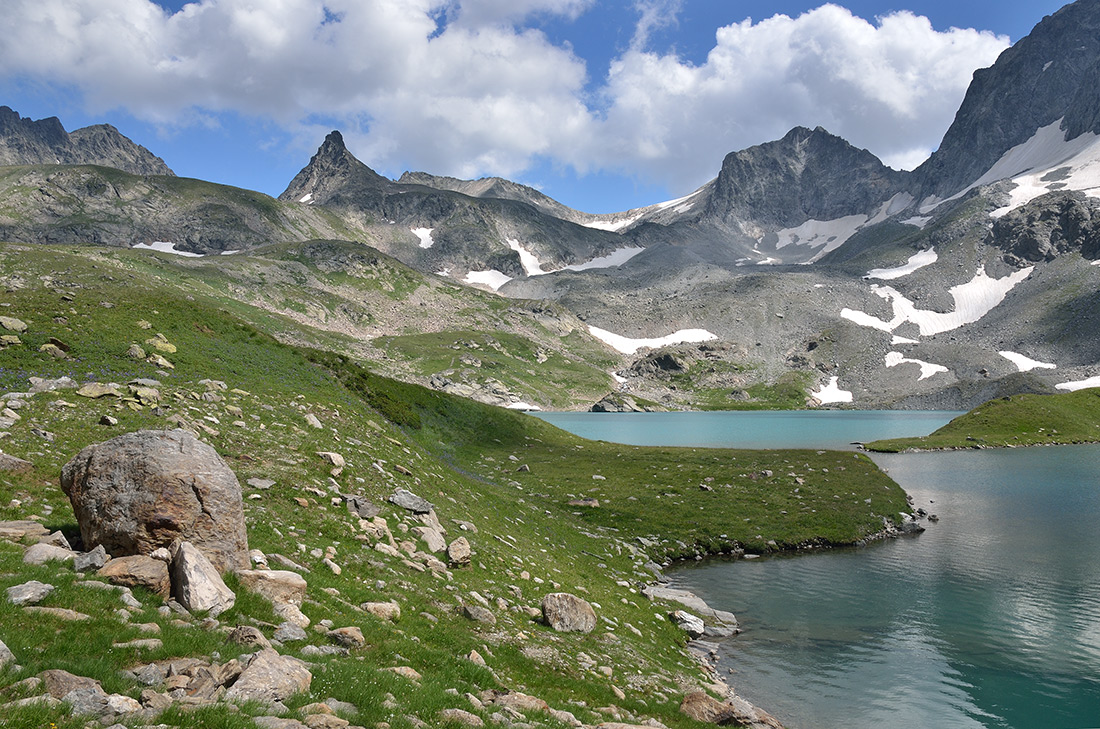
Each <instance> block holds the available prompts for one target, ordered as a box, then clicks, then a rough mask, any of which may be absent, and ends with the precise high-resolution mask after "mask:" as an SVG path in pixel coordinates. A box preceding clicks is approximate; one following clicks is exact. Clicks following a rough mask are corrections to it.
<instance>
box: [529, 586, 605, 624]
mask: <svg viewBox="0 0 1100 729" xmlns="http://www.w3.org/2000/svg"><path fill="white" fill-rule="evenodd" d="M542 617H543V619H544V620H545V621H546V624H547V625H549V626H550V627H551V628H553V629H554V630H556V631H558V632H559V633H591V632H592V631H593V630H595V628H596V611H595V610H593V609H592V606H591V605H589V604H588V602H587V601H586V600H583V599H581V598H579V597H577V596H576V595H571V594H569V593H568V592H552V593H550V594H549V595H547V596H546V597H544V598H542Z"/></svg>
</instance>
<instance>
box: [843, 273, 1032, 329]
mask: <svg viewBox="0 0 1100 729" xmlns="http://www.w3.org/2000/svg"><path fill="white" fill-rule="evenodd" d="M1034 268H1035V267H1034V266H1028V267H1027V268H1024V269H1021V270H1019V271H1017V272H1016V273H1013V274H1010V275H1008V276H1005V277H1004V278H990V277H989V276H988V275H986V272H985V267H984V266H983V267H981V268H979V269H978V273H977V274H975V276H974V278H973V279H971V280H970V281H969V282H967V283H964V284H959V285H958V286H952V287H951V288H950V289H949V290H948V292H949V293H950V294H951V297H952V298H953V299H954V300H955V310H954V311H949V312H946V313H940V312H938V311H929V310H927V309H918V308H917V307H916V305H914V304H913V302H912V301H910V300H909V299H907V298H905V297H904V296H902V294H901V293H900V292H899V291H898V290H897V289H894V288H891V287H890V286H879V285H878V284H875V285H873V286H871V290H872V291H874V292H875V294H877V295H878V296H881V297H882V298H884V299H886V300H887V301H890V302H891V305H892V307H893V310H894V317H893V318H892V319H891V320H890V321H883V320H882V319H879V318H878V317H874V316H871V315H870V314H867V313H865V312H862V311H859V310H856V309H848V308H845V309H843V310H842V311H841V312H840V316H841V317H843V318H844V319H847V320H849V321H851V322H854V323H856V324H858V325H860V326H864V327H870V328H872V329H878V330H880V331H883V332H893V331H894V330H895V329H897V328H898V327H900V326H901V325H902V324H904V323H906V322H912V323H913V324H916V325H917V326H918V327H919V328H920V333H921V336H923V337H931V336H935V335H936V334H940V333H942V332H949V331H951V330H953V329H958V328H959V327H961V326H964V325H966V324H973V323H974V322H976V321H978V320H979V319H981V318H982V317H983V316H985V315H986V314H988V313H989V312H991V311H992V310H993V309H994V308H995V307H996V306H997V305H998V304H1000V303H1001V302H1002V301H1004V298H1005V296H1007V295H1008V292H1009V291H1011V290H1012V289H1013V288H1015V287H1016V285H1017V284H1018V283H1020V282H1021V281H1023V280H1024V279H1026V278H1027V277H1028V276H1030V275H1031V272H1032V271H1033V270H1034Z"/></svg>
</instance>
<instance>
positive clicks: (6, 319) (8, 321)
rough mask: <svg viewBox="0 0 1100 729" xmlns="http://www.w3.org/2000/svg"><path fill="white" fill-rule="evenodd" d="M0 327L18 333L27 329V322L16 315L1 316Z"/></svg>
mask: <svg viewBox="0 0 1100 729" xmlns="http://www.w3.org/2000/svg"><path fill="white" fill-rule="evenodd" d="M0 327H3V328H4V329H7V330H8V331H9V332H16V333H17V334H22V333H23V332H25V331H27V323H26V322H25V321H23V320H22V319H16V318H15V317H14V316H0Z"/></svg>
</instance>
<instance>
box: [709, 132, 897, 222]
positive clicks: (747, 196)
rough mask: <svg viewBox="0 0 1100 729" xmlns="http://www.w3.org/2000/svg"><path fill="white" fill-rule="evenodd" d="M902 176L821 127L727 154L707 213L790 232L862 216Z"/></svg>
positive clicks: (890, 191)
mask: <svg viewBox="0 0 1100 729" xmlns="http://www.w3.org/2000/svg"><path fill="white" fill-rule="evenodd" d="M902 178H903V175H902V174H901V173H899V172H896V171H894V170H891V169H889V168H888V167H886V166H885V165H883V164H882V162H881V161H880V160H879V159H878V157H875V155H873V154H871V153H870V152H868V151H867V150H865V149H858V148H856V147H853V146H852V145H851V144H849V143H848V142H846V141H845V140H844V139H842V138H840V137H838V136H836V135H834V134H832V133H830V132H829V131H827V130H826V129H824V128H823V127H817V128H815V129H809V128H807V127H795V128H794V129H792V130H790V131H789V132H787V134H786V135H784V136H783V138H782V139H779V140H777V141H774V142H768V143H766V144H760V145H757V146H755V147H749V148H748V149H744V150H741V151H740V152H732V153H730V154H728V155H727V156H726V158H725V160H724V161H723V162H722V170H721V172H719V173H718V179H717V180H716V181H715V190H714V195H713V196H712V198H711V200H710V202H709V204H708V212H709V213H710V214H711V215H714V216H717V217H718V218H719V219H722V220H726V221H733V220H752V221H754V222H757V223H761V224H766V225H777V226H780V227H791V226H797V225H801V224H802V223H804V222H806V221H807V220H810V219H816V220H834V219H836V218H841V217H844V216H846V215H853V214H861V213H867V212H868V211H869V210H870V209H871V208H873V207H874V206H875V205H876V204H878V203H881V202H882V201H884V200H886V199H888V198H889V197H890V196H891V195H893V194H894V193H895V192H897V191H898V189H900V184H901V181H902Z"/></svg>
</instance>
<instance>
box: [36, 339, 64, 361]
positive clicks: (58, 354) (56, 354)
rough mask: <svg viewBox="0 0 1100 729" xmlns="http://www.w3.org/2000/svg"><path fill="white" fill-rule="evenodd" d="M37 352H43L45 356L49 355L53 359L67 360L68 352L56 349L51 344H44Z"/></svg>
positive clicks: (54, 345) (56, 347) (55, 346)
mask: <svg viewBox="0 0 1100 729" xmlns="http://www.w3.org/2000/svg"><path fill="white" fill-rule="evenodd" d="M38 351H39V352H45V353H46V354H48V355H50V356H51V357H53V358H54V359H68V358H69V354H68V352H66V351H65V350H63V349H61V347H58V346H57V345H56V344H54V343H53V342H46V343H45V344H43V345H42V346H41V347H39V348H38Z"/></svg>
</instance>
